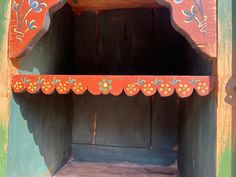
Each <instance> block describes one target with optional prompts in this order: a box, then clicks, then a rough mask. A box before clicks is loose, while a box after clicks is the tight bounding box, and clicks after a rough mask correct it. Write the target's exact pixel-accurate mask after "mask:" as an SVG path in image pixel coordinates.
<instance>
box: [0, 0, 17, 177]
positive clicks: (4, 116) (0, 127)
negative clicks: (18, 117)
mask: <svg viewBox="0 0 236 177" xmlns="http://www.w3.org/2000/svg"><path fill="white" fill-rule="evenodd" d="M9 9H10V1H6V0H0V80H1V83H0V176H1V177H6V175H7V153H8V150H7V148H8V122H9V109H10V92H9V88H10V85H9V78H10V76H11V74H15V72H14V70H13V68H12V67H11V66H10V65H9V61H8V56H7V53H8V44H7V41H8V37H7V36H8V23H9V11H10V10H9Z"/></svg>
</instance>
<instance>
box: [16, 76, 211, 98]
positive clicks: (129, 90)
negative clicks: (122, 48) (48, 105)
mask: <svg viewBox="0 0 236 177" xmlns="http://www.w3.org/2000/svg"><path fill="white" fill-rule="evenodd" d="M213 85H214V80H213V78H212V77H210V76H105V75H103V76H102V75H95V76H92V75H90V76H86V75H85V76H65V75H64V76H63V75H39V76H37V75H16V76H14V77H13V79H12V89H13V91H14V92H15V93H21V92H25V91H26V92H28V93H31V94H35V93H39V92H43V93H44V94H53V93H55V92H57V93H58V94H67V93H69V92H73V93H74V94H77V95H81V94H83V93H84V92H85V91H89V92H90V93H91V94H93V95H100V94H103V95H108V94H112V95H114V96H118V95H120V94H121V93H122V92H124V93H125V94H126V95H128V96H134V95H136V94H138V93H139V92H142V93H143V94H144V95H145V96H152V95H154V94H156V93H157V92H158V93H159V94H160V95H161V96H163V97H168V96H171V95H173V94H174V92H176V93H177V94H178V95H179V97H181V98H185V97H189V96H190V95H192V93H193V91H194V90H196V92H197V93H198V94H199V95H200V96H206V95H208V94H209V93H210V92H211V90H212V89H213Z"/></svg>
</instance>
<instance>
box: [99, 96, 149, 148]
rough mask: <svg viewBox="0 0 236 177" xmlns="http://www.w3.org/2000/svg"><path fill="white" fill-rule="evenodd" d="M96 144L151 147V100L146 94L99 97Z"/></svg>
mask: <svg viewBox="0 0 236 177" xmlns="http://www.w3.org/2000/svg"><path fill="white" fill-rule="evenodd" d="M96 117H97V132H96V144H98V145H110V146H121V147H143V148H147V147H149V143H150V120H151V100H150V98H148V97H145V96H144V95H142V94H139V95H136V96H134V97H127V96H126V95H124V94H123V95H120V96H119V97H113V96H99V97H97V112H96Z"/></svg>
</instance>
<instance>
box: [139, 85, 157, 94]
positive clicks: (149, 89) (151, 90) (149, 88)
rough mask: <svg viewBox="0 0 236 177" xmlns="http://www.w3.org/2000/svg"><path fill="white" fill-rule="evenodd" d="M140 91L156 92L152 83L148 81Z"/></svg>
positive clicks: (146, 92)
mask: <svg viewBox="0 0 236 177" xmlns="http://www.w3.org/2000/svg"><path fill="white" fill-rule="evenodd" d="M142 91H143V92H144V94H147V95H152V94H154V93H155V92H156V89H155V87H154V85H153V84H150V83H149V84H144V85H143V88H142Z"/></svg>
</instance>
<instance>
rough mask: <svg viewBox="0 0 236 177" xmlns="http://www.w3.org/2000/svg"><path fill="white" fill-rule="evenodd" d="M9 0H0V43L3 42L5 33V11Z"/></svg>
mask: <svg viewBox="0 0 236 177" xmlns="http://www.w3.org/2000/svg"><path fill="white" fill-rule="evenodd" d="M8 3H9V0H0V44H2V42H3V38H4V35H6V15H7V14H6V13H7V7H8Z"/></svg>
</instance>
